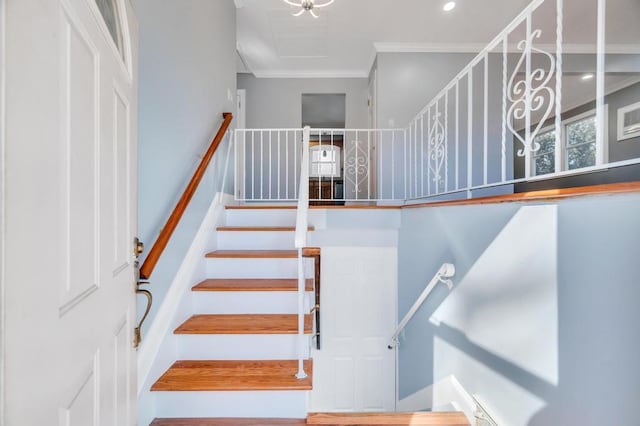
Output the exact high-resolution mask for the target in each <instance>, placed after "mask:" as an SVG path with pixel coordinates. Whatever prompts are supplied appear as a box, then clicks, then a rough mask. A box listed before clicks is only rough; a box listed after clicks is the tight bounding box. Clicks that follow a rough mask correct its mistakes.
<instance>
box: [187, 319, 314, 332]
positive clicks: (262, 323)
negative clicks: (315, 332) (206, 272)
mask: <svg viewBox="0 0 640 426" xmlns="http://www.w3.org/2000/svg"><path fill="white" fill-rule="evenodd" d="M311 321H312V317H311V315H305V316H304V332H305V334H311V332H312V324H311ZM296 333H298V315H296V314H243V315H229V314H226V315H194V316H192V317H191V318H189V319H188V320H186V321H185V322H184V323H182V325H180V327H178V328H177V329H176V330H175V334H296Z"/></svg>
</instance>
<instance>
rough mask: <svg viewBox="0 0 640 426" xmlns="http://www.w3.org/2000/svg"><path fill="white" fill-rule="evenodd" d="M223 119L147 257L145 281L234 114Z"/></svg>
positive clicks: (144, 268) (144, 272)
mask: <svg viewBox="0 0 640 426" xmlns="http://www.w3.org/2000/svg"><path fill="white" fill-rule="evenodd" d="M222 117H223V118H224V120H223V121H222V124H221V125H220V129H218V133H216V135H215V137H214V138H213V140H212V141H211V145H209V149H207V152H206V153H205V154H204V156H203V157H202V160H201V161H200V164H199V165H198V168H197V169H196V171H195V173H194V174H193V176H192V177H191V180H190V181H189V185H187V188H186V189H185V190H184V192H183V193H182V196H181V197H180V200H179V201H178V204H176V206H175V208H174V209H173V212H171V216H169V219H168V220H167V223H166V224H165V225H164V227H163V228H162V231H160V235H158V239H157V240H156V241H155V243H153V247H151V250H150V251H149V255H148V256H147V257H146V259H145V260H144V263H143V264H142V267H141V268H140V277H141V278H143V279H149V277H150V276H151V274H152V273H153V269H154V268H155V266H156V264H157V263H158V260H159V259H160V256H161V255H162V252H163V251H164V249H165V248H166V247H167V244H168V243H169V240H170V239H171V235H173V231H175V229H176V227H177V226H178V223H179V222H180V219H181V218H182V215H183V214H184V211H185V210H186V208H187V206H188V205H189V202H190V201H191V198H193V195H194V194H195V192H196V190H197V189H198V185H199V184H200V181H201V180H202V177H203V176H204V174H205V172H206V171H207V167H209V163H210V162H211V159H212V158H213V155H214V154H215V153H216V150H217V149H218V146H220V142H222V138H223V137H224V135H225V133H227V129H228V128H229V125H230V124H231V120H233V114H231V113H230V112H225V113H223V114H222Z"/></svg>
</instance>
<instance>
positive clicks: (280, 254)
mask: <svg viewBox="0 0 640 426" xmlns="http://www.w3.org/2000/svg"><path fill="white" fill-rule="evenodd" d="M206 257H208V258H213V259H216V258H217V259H295V258H297V257H298V251H297V250H217V251H212V252H211V253H207V255H206Z"/></svg>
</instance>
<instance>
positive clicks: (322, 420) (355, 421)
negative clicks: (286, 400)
mask: <svg viewBox="0 0 640 426" xmlns="http://www.w3.org/2000/svg"><path fill="white" fill-rule="evenodd" d="M307 424H314V425H333V426H337V425H425V426H427V425H428V426H469V420H467V417H466V416H465V415H464V413H462V412H450V413H446V412H419V413H310V414H309V416H308V417H307Z"/></svg>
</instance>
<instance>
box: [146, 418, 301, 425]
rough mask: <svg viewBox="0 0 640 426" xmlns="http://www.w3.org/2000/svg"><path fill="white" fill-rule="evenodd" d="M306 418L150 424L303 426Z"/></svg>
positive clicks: (164, 421) (189, 420) (156, 420)
mask: <svg viewBox="0 0 640 426" xmlns="http://www.w3.org/2000/svg"><path fill="white" fill-rule="evenodd" d="M306 424H307V422H306V420H305V419H155V420H154V421H153V422H152V423H151V425H149V426H302V425H306Z"/></svg>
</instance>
